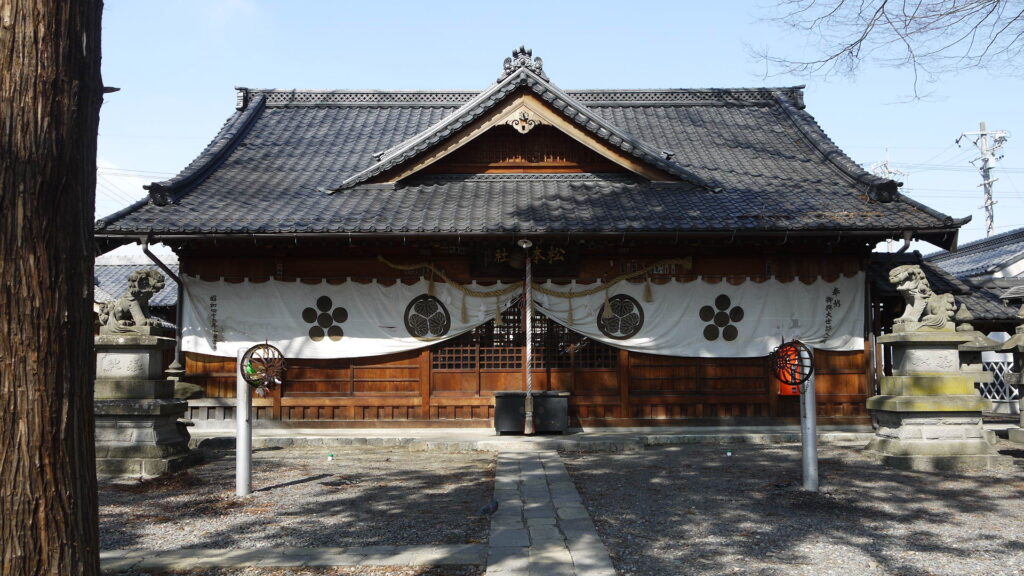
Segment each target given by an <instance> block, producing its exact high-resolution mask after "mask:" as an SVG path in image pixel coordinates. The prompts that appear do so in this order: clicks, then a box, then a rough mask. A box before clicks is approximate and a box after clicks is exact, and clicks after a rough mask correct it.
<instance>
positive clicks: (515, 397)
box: [494, 391, 569, 434]
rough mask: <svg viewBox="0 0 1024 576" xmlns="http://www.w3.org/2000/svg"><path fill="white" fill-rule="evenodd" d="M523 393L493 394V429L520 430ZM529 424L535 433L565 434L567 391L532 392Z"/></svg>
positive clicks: (499, 432) (523, 405)
mask: <svg viewBox="0 0 1024 576" xmlns="http://www.w3.org/2000/svg"><path fill="white" fill-rule="evenodd" d="M525 423H526V392H495V393H494V431H495V432H497V433H498V434H501V433H503V432H518V433H520V434H521V433H522V432H524V427H525ZM533 425H534V430H536V431H537V432H557V433H559V434H565V430H566V428H568V427H569V393H568V392H554V391H551V392H534V393H533Z"/></svg>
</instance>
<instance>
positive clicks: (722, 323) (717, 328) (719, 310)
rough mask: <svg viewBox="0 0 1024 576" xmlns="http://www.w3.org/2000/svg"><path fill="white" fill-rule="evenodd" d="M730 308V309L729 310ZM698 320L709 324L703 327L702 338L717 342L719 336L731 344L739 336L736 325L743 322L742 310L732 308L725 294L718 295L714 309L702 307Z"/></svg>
mask: <svg viewBox="0 0 1024 576" xmlns="http://www.w3.org/2000/svg"><path fill="white" fill-rule="evenodd" d="M730 307H731V308H730ZM700 319H701V320H703V321H704V322H709V324H708V325H707V326H705V327H704V338H705V339H707V340H717V339H718V337H719V336H721V337H722V338H723V339H725V340H727V341H729V342H732V341H733V340H735V339H736V338H737V337H739V335H740V331H739V328H737V327H736V324H737V323H739V322H740V321H742V320H743V308H741V307H739V306H732V300H730V299H729V297H728V296H726V295H725V294H719V295H718V297H717V298H715V307H714V308H712V307H711V306H703V307H701V309H700Z"/></svg>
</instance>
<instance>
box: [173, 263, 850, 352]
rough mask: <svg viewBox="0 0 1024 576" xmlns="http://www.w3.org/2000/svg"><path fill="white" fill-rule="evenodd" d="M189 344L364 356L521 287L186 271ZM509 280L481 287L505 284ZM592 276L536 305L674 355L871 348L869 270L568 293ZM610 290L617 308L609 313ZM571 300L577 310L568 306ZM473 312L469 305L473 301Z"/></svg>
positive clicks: (464, 323)
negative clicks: (223, 277)
mask: <svg viewBox="0 0 1024 576" xmlns="http://www.w3.org/2000/svg"><path fill="white" fill-rule="evenodd" d="M182 280H183V284H184V292H185V298H184V302H183V303H182V305H183V310H182V316H183V318H182V347H183V349H184V350H185V351H187V352H198V353H201V354H210V355H215V356H229V357H233V356H234V355H235V353H236V351H237V350H238V349H239V348H247V347H249V346H253V345H255V344H261V343H263V342H269V343H270V344H273V345H274V346H276V347H278V348H280V349H281V351H282V352H283V353H284V355H285V356H286V357H288V358H358V357H364V356H378V355H383V354H392V353H396V352H404V351H407V350H413V349H416V348H422V347H424V346H430V345H432V344H435V343H437V342H441V341H443V340H446V339H448V338H453V337H455V336H458V335H460V334H462V333H465V332H467V331H469V330H472V329H473V328H476V327H477V326H479V325H481V324H483V323H485V322H487V321H489V320H491V319H493V318H494V317H495V311H496V309H497V308H500V309H502V310H504V309H505V308H506V307H508V305H509V304H510V303H511V302H512V301H513V300H514V299H516V298H517V297H519V296H520V294H521V293H522V291H521V289H516V290H511V291H510V292H509V293H508V294H505V295H503V296H494V295H485V296H482V297H481V296H470V295H466V294H464V292H462V291H461V290H459V288H457V287H455V286H451V285H449V284H446V283H443V282H437V283H435V284H434V289H433V295H430V294H429V293H430V287H429V282H427V281H426V280H420V281H418V282H416V283H415V284H412V285H406V284H402V283H400V282H399V283H395V284H394V285H391V286H385V285H383V284H380V283H378V282H376V281H374V282H369V283H360V282H353V281H348V282H344V283H341V284H330V283H326V282H322V283H319V284H305V283H301V282H282V281H277V280H268V281H266V282H249V281H245V282H240V283H231V282H225V281H216V282H210V281H204V280H199V279H196V278H191V277H188V276H185V277H183V278H182ZM509 286H510V285H509V284H496V285H494V286H489V287H483V286H476V285H470V286H469V288H470V289H471V290H473V291H475V292H495V293H497V292H501V291H504V290H506V289H508V288H509ZM595 286H596V285H595V284H589V285H583V284H573V285H565V284H554V283H550V282H548V283H545V284H542V285H540V288H541V289H539V290H535V291H534V304H535V307H536V309H537V310H538V311H540V312H541V313H543V314H544V315H546V316H548V317H549V318H551V319H552V320H554V321H555V322H558V323H559V324H562V325H564V326H566V327H567V328H569V329H571V330H574V331H576V332H579V333H581V334H583V335H585V336H588V337H590V338H593V339H595V340H598V341H600V342H604V343H606V344H609V345H611V346H616V347H619V348H624V349H626V350H631V351H635V352H644V353H649V354H661V355H667V356H695V357H701V356H703V357H754V356H764V355H766V354H768V353H770V352H771V351H772V349H774V348H775V347H776V346H778V345H779V344H780V343H781V342H782V339H783V338H785V339H787V340H789V339H793V338H798V339H800V340H802V341H803V342H805V343H806V344H808V345H809V346H812V347H814V348H817V349H821V350H863V349H864V290H865V277H864V274H863V273H860V274H858V275H856V276H854V277H852V278H846V277H840V278H839V279H837V280H835V281H834V282H828V281H825V280H822V279H819V280H816V281H815V282H813V283H812V284H804V283H802V282H801V281H799V280H794V281H792V282H788V283H782V282H778V281H777V280H768V281H765V282H753V281H746V282H743V283H742V284H739V285H733V284H730V283H728V282H726V281H720V282H717V283H711V282H705V281H701V280H695V281H692V282H681V281H674V280H673V281H669V282H668V283H665V284H653V283H652V284H650V286H649V291H650V293H649V296H650V297H651V298H650V299H651V301H650V302H648V301H647V298H646V296H648V294H645V292H646V290H645V285H644V284H643V283H637V284H633V283H630V282H618V283H616V284H614V285H612V286H611V287H610V288H609V289H608V290H607V291H606V290H598V291H596V293H594V294H590V295H588V296H579V295H575V296H574V297H572V298H567V297H564V296H560V295H551V294H544V293H543V292H544V291H549V292H555V293H558V294H563V295H564V294H566V293H568V292H569V291H570V290H573V291H575V292H583V291H588V290H590V289H591V288H594V287H595ZM606 302H607V307H608V309H609V312H608V313H607V314H606V313H604V308H605V305H606ZM570 304H571V307H572V310H571V312H570ZM464 312H465V313H464Z"/></svg>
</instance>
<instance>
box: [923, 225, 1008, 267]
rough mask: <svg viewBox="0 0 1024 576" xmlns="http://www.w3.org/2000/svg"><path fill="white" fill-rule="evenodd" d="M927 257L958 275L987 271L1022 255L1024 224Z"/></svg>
mask: <svg viewBox="0 0 1024 576" xmlns="http://www.w3.org/2000/svg"><path fill="white" fill-rule="evenodd" d="M926 258H927V259H928V260H929V261H931V262H935V263H937V264H939V265H941V266H942V267H943V268H945V269H946V270H948V271H949V272H950V273H952V274H954V275H956V276H959V277H961V278H966V277H969V276H978V275H982V274H990V273H992V272H995V271H998V270H1000V269H1002V268H1005V267H1006V266H1009V265H1010V264H1013V263H1014V262H1018V261H1020V260H1021V259H1024V228H1017V229H1016V230H1010V231H1009V232H1003V233H1002V234H997V235H995V236H990V237H988V238H984V239H982V240H976V241H974V242H970V243H968V244H964V245H963V246H960V247H959V248H958V249H957V251H956V252H936V253H933V254H929V255H928V256H926Z"/></svg>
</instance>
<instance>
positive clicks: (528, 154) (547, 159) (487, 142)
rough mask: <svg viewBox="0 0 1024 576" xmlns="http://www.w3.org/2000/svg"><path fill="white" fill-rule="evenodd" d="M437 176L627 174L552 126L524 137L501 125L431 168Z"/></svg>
mask: <svg viewBox="0 0 1024 576" xmlns="http://www.w3.org/2000/svg"><path fill="white" fill-rule="evenodd" d="M423 172H426V173H434V174H501V173H574V172H605V173H609V172H626V169H625V168H623V167H622V166H620V165H618V164H616V163H615V162H612V161H611V160H609V159H607V158H605V157H604V156H602V155H600V154H598V153H597V152H594V151H593V150H591V149H590V148H587V147H586V146H584V145H582V144H580V143H579V142H577V141H576V140H573V139H572V138H570V137H569V136H567V135H566V134H565V133H564V132H562V131H560V130H558V129H556V128H554V127H552V126H538V127H536V128H534V129H533V130H531V131H530V132H528V133H526V134H522V133H520V132H518V131H517V130H515V129H514V128H512V127H511V126H508V125H499V126H495V127H493V128H491V129H490V130H488V131H487V132H485V133H483V134H481V135H480V136H479V137H477V138H476V139H474V140H473V141H472V142H471V143H469V144H467V145H466V146H463V147H462V148H460V149H458V150H456V151H455V152H453V153H451V154H449V155H448V156H445V157H444V158H442V159H441V160H439V161H438V162H435V163H434V164H432V165H430V166H428V167H427V168H426V169H425V170H423Z"/></svg>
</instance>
